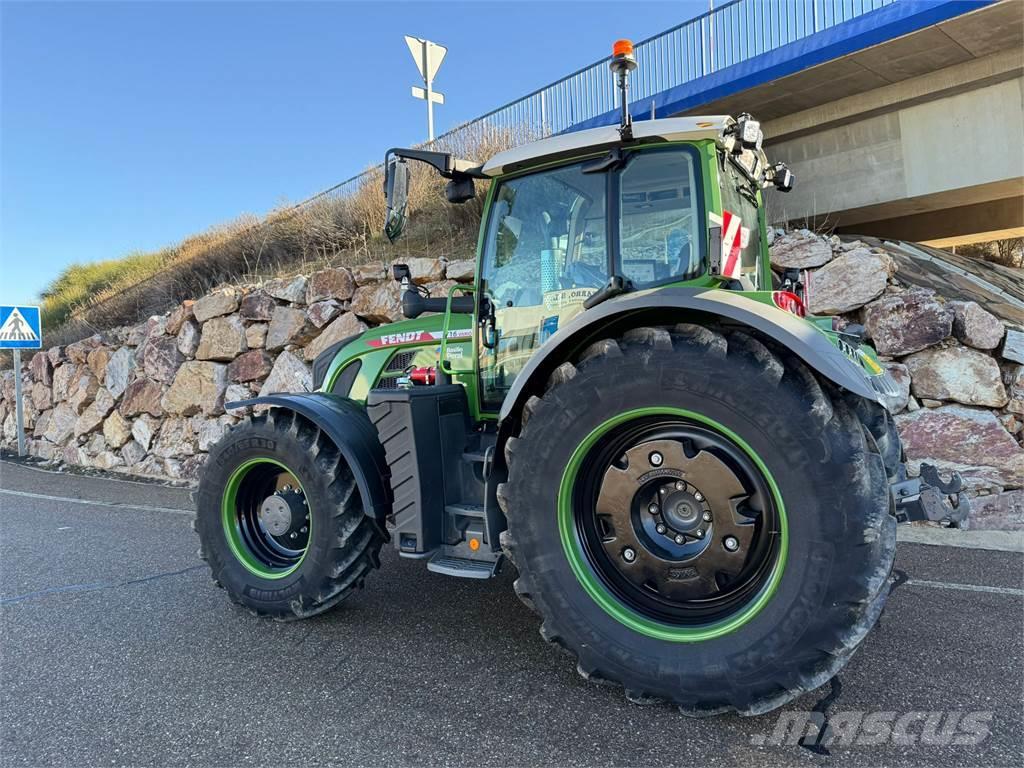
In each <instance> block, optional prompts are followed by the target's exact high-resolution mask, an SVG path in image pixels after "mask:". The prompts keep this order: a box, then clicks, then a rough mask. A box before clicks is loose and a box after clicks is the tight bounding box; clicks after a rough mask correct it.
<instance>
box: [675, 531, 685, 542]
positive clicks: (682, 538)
mask: <svg viewBox="0 0 1024 768" xmlns="http://www.w3.org/2000/svg"><path fill="white" fill-rule="evenodd" d="M675 542H676V544H685V543H686V537H685V536H683V534H681V533H677V534H676V538H675Z"/></svg>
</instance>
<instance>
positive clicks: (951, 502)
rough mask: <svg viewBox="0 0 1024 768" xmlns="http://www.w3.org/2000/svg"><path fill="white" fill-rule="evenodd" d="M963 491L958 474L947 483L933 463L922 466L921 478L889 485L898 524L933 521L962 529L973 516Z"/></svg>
mask: <svg viewBox="0 0 1024 768" xmlns="http://www.w3.org/2000/svg"><path fill="white" fill-rule="evenodd" d="M963 490H964V481H963V478H962V477H960V473H959V472H953V473H952V474H951V475H950V478H949V482H945V481H944V480H943V479H942V478H941V477H940V476H939V471H938V470H937V469H936V468H935V467H933V466H932V465H931V464H922V465H921V476H920V477H912V478H909V479H907V480H901V481H899V482H896V483H893V484H892V485H890V486H889V493H890V494H891V496H892V500H893V505H894V507H895V510H896V521H897V522H900V523H913V522H917V521H919V520H930V521H932V522H935V523H950V524H951V525H953V526H955V527H959V524H960V523H962V522H963V521H964V520H966V519H967V517H968V516H969V515H970V514H971V502H970V499H968V498H967V494H966V493H964V492H963ZM947 497H949V498H948V499H947Z"/></svg>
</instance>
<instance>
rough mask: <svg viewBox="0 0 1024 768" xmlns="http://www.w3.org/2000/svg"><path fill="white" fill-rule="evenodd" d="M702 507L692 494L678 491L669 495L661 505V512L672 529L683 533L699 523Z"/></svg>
mask: <svg viewBox="0 0 1024 768" xmlns="http://www.w3.org/2000/svg"><path fill="white" fill-rule="evenodd" d="M702 513H703V507H702V506H701V504H700V502H699V501H697V500H696V499H695V498H694V497H693V495H692V494H690V493H687V492H685V491H679V492H676V493H673V494H672V495H670V496H669V497H668V498H667V499H665V501H664V503H662V505H661V514H662V516H664V518H665V521H666V522H667V523H668V524H669V526H671V527H672V528H673V529H675V530H677V531H681V532H683V533H686V532H689V531H692V530H694V529H695V528H697V527H698V526H699V525H700V522H701V514H702Z"/></svg>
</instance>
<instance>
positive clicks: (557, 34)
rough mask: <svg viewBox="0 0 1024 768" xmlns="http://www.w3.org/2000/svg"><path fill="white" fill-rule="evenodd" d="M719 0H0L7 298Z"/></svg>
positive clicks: (299, 182)
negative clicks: (432, 69) (427, 52)
mask: <svg viewBox="0 0 1024 768" xmlns="http://www.w3.org/2000/svg"><path fill="white" fill-rule="evenodd" d="M706 8H707V2H706V0H669V1H667V2H653V3H652V2H561V3H559V2H483V1H478V2H469V3H455V2H407V3H399V2H362V3H356V2H334V3H329V2H323V3H298V2H272V3H255V2H224V3H213V2H200V3H189V2H164V3H150V2H131V3H93V2H80V3H40V2H32V3H16V2H2V3H0V30H2V39H0V51H2V53H0V72H2V75H0V78H2V82H0V303H5V304H6V303H18V302H21V303H25V302H30V301H31V300H32V299H33V298H34V297H35V296H36V294H37V293H38V291H39V290H40V289H41V288H42V287H43V286H44V285H45V284H46V283H47V282H48V281H49V280H51V279H52V278H53V277H54V276H55V275H56V274H57V273H58V272H59V271H60V270H61V269H62V268H63V267H65V266H67V265H68V264H70V263H72V262H76V261H77V262H85V261H95V260H99V259H107V258H113V257H117V256H121V255H124V254H126V253H128V252H131V251H134V250H152V249H156V248H159V247H161V246H164V245H168V244H171V243H173V242H176V241H178V240H180V239H182V238H184V237H185V236H187V235H189V234H191V233H194V232H198V231H200V230H203V229H205V228H207V227H209V226H210V225H212V224H215V223H218V222H221V221H226V220H229V219H232V218H234V217H235V216H237V215H239V214H241V213H245V212H254V213H263V212H266V211H267V210H269V209H271V208H273V207H274V206H275V205H278V204H280V203H282V202H285V201H297V200H300V199H302V198H304V197H306V196H308V195H310V194H312V193H314V192H316V191H318V190H320V189H323V188H325V187H328V186H330V185H332V184H334V183H336V182H338V181H341V180H342V179H345V178H347V177H349V176H351V175H353V174H355V173H358V172H359V171H361V170H362V169H363V168H365V167H366V166H367V165H369V164H370V163H371V162H376V161H378V160H379V159H380V157H381V156H382V153H383V152H384V150H385V149H386V148H388V147H390V146H395V145H405V144H410V143H413V142H417V141H421V140H423V139H424V138H425V133H426V128H425V122H426V117H425V106H424V104H423V102H422V101H417V100H414V99H413V98H412V97H411V96H410V94H409V87H410V86H411V85H415V84H417V80H418V75H417V72H416V69H415V66H414V64H413V61H412V58H411V57H410V55H409V52H408V49H407V48H406V46H405V43H404V42H403V39H402V36H403V35H404V34H411V35H415V36H418V37H426V38H429V39H432V40H435V41H437V42H440V43H442V44H445V45H447V46H448V49H449V52H448V56H447V58H446V60H445V62H444V64H443V66H442V67H441V70H440V72H439V74H438V76H437V79H436V81H435V87H436V88H437V89H438V90H440V91H442V92H443V93H444V94H445V96H446V98H447V102H448V103H447V104H446V105H445V106H443V107H438V108H437V109H436V111H435V120H436V124H437V130H438V132H442V131H444V130H445V129H447V128H449V127H452V126H454V125H456V124H457V123H459V122H462V121H464V120H467V119H469V118H472V117H475V116H476V115H478V114H481V113H483V112H486V111H488V110H489V109H491V108H493V107H496V106H499V105H501V104H503V103H505V102H507V101H511V100H513V99H515V98H517V97H518V96H521V95H524V94H525V93H527V92H529V91H531V90H533V89H535V88H537V87H540V86H542V85H545V84H546V83H548V82H551V81H553V80H556V79H558V78H559V77H561V76H562V75H565V74H568V73H569V72H570V71H572V70H574V69H577V68H579V67H582V66H584V65H587V64H590V63H592V62H593V61H595V60H597V59H599V58H601V57H602V56H604V55H606V53H607V52H608V51H609V50H610V47H611V43H612V42H613V41H614V40H615V39H616V38H618V37H631V38H633V39H634V40H638V39H641V38H644V37H647V36H649V35H652V34H655V33H657V32H660V31H661V30H663V29H666V28H668V27H670V26H673V25H675V24H678V23H680V22H682V21H684V20H686V19H687V18H689V17H691V16H694V15H696V14H697V13H700V12H702V11H703V10H705V9H706Z"/></svg>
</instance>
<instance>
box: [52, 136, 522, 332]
mask: <svg viewBox="0 0 1024 768" xmlns="http://www.w3.org/2000/svg"><path fill="white" fill-rule="evenodd" d="M531 138H534V137H532V136H529V135H527V134H526V132H525V131H512V130H487V129H485V128H484V129H482V128H479V127H476V126H474V127H467V128H463V129H460V130H458V131H455V132H453V134H452V135H449V136H445V137H442V138H441V139H439V140H438V141H437V142H436V143H435V144H436V148H439V149H443V150H445V151H450V152H452V153H454V154H456V155H458V156H461V157H467V158H473V159H475V160H479V161H481V162H482V161H484V160H486V159H487V158H489V157H490V156H491V155H493V154H495V153H496V152H499V151H501V150H503V149H506V148H508V147H511V146H515V145H517V144H522V143H524V142H525V141H529V140H530V139H531ZM410 170H411V171H412V174H411V177H412V180H411V183H410V190H409V213H410V219H409V227H408V230H407V232H406V234H405V236H404V237H403V238H402V239H401V240H399V241H398V243H396V244H394V245H392V244H390V243H388V241H387V239H386V238H384V236H383V235H382V234H381V227H382V224H383V221H384V208H385V205H384V192H383V184H382V173H381V171H380V169H379V168H375V169H372V170H370V171H369V172H368V174H367V175H366V176H365V177H364V181H363V182H362V183H361V184H359V185H358V188H356V189H355V190H354V191H353V190H347V191H348V194H338V193H331V194H324V195H322V196H317V197H314V198H312V199H311V200H310V201H308V202H307V203H303V204H301V205H298V206H291V207H287V208H282V209H278V210H275V211H272V212H271V213H270V214H268V215H267V216H265V217H263V218H258V217H255V216H252V215H246V216H242V217H240V218H238V219H236V220H235V221H232V222H229V223H227V224H223V225H219V226H216V227H213V228H211V229H210V230H208V231H207V232H204V233H202V234H199V235H194V236H191V237H188V238H186V239H185V240H183V241H182V242H181V243H178V244H176V245H172V246H169V247H167V248H164V249H161V250H159V251H155V252H152V253H133V254H130V255H128V256H126V257H124V258H122V259H113V260H109V261H103V262H96V263H93V264H74V265H72V266H70V267H68V268H67V269H66V270H64V272H62V273H61V275H60V276H59V277H58V278H57V279H56V280H54V281H53V283H51V284H50V285H49V286H48V287H47V288H46V289H45V290H44V291H43V293H42V299H43V312H44V318H45V322H46V324H47V327H48V329H52V330H48V332H47V337H48V339H47V340H48V341H51V342H52V343H55V344H63V343H68V342H70V341H74V340H77V339H79V338H83V337H84V336H87V335H89V334H91V333H94V332H96V331H101V330H107V329H109V328H114V327H117V326H123V325H132V324H135V323H137V322H139V321H141V320H142V319H144V318H145V317H148V316H149V315H151V314H154V313H159V312H164V311H166V310H168V309H170V308H171V307H173V306H174V305H175V304H176V303H178V302H180V301H182V300H184V299H188V298H196V297H198V296H201V295H202V294H204V293H206V292H207V291H209V290H210V289H211V288H213V287H214V286H217V285H220V284H223V283H228V282H232V283H237V282H257V281H259V280H261V279H265V278H267V277H272V276H276V275H280V274H286V273H295V272H308V271H312V270H314V269H317V268H322V267H324V266H338V265H353V264H359V263H364V262H368V261H384V262H390V261H396V260H401V259H402V258H406V257H410V256H431V257H445V258H449V259H462V258H472V257H473V255H474V253H475V248H476V239H477V237H476V236H477V229H478V227H479V223H480V216H481V212H482V210H483V198H484V195H485V194H486V192H487V184H486V183H483V184H481V183H479V182H478V183H477V196H476V199H475V200H472V201H470V202H468V203H465V204H464V205H458V206H455V205H450V204H449V203H448V202H447V201H446V200H445V198H444V186H445V180H444V179H442V178H440V177H439V176H437V174H435V173H434V172H433V171H432V170H430V169H428V168H427V167H426V166H420V165H419V164H416V163H414V164H412V166H411V167H410Z"/></svg>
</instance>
